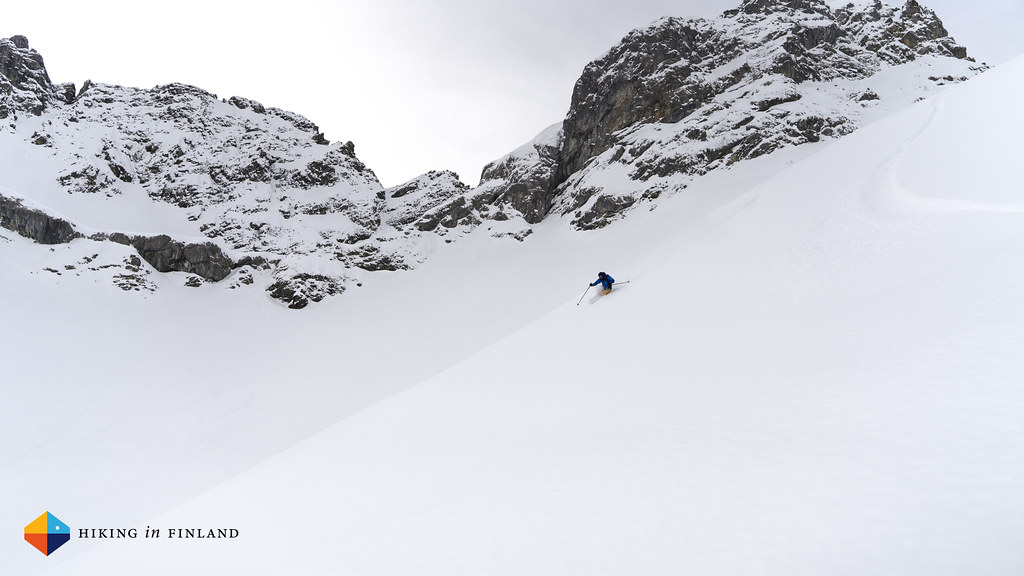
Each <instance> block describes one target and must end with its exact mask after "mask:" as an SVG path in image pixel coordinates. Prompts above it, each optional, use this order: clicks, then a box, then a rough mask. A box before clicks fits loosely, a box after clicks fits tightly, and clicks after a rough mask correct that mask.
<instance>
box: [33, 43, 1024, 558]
mask: <svg viewBox="0 0 1024 576" xmlns="http://www.w3.org/2000/svg"><path fill="white" fill-rule="evenodd" d="M1022 90H1024V59H1017V60H1015V61H1013V62H1011V63H1008V64H1006V65H1004V66H1002V67H1000V68H998V69H995V70H993V71H991V72H990V73H988V74H985V75H984V76H982V77H979V78H977V79H974V80H972V81H970V82H968V83H966V84H964V85H963V86H960V87H956V88H952V89H950V90H949V91H948V92H946V93H945V94H943V95H941V96H938V97H936V98H933V99H931V100H928V101H924V102H922V103H919V104H918V105H915V106H913V107H912V108H910V109H908V110H906V111H904V112H902V113H900V114H898V115H896V116H894V117H891V118H889V119H886V120H883V121H880V122H878V123H875V124H872V125H870V126H868V127H865V128H864V129H862V130H859V131H858V132H856V133H854V134H852V135H851V136H849V137H848V138H845V139H843V140H840V141H837V142H833V143H829V144H819V145H816V146H815V148H814V150H816V153H815V154H814V155H813V156H810V157H809V158H806V159H803V160H801V161H798V162H794V164H793V165H792V166H791V167H790V168H789V169H788V170H786V171H784V172H782V173H781V174H778V175H776V176H774V177H771V178H768V179H766V180H764V181H761V182H757V181H756V179H757V176H758V171H759V170H764V169H765V167H766V166H768V165H769V162H768V160H769V159H767V158H761V159H757V160H754V161H751V162H749V163H744V164H743V165H738V166H736V167H734V168H733V169H732V170H729V171H725V172H722V173H721V174H716V175H709V176H708V177H706V178H705V179H702V180H700V181H699V182H700V184H698V185H694V186H692V187H691V188H690V194H689V195H687V196H685V197H684V196H682V195H681V196H679V197H676V198H673V199H670V200H671V201H670V202H665V203H664V204H663V205H662V206H661V207H660V208H659V209H658V210H655V211H653V212H649V213H637V214H635V215H633V216H631V217H630V218H629V219H627V220H624V221H623V222H620V223H618V224H617V225H615V226H612V227H609V228H607V229H604V230H600V231H597V232H592V233H589V234H587V235H584V236H565V237H563V238H561V242H562V243H563V244H562V247H566V248H567V249H572V247H571V246H569V243H570V242H585V243H587V244H588V245H589V247H590V248H592V249H593V250H594V251H597V250H598V248H601V249H602V252H603V254H602V255H604V256H606V257H607V258H608V260H607V261H608V262H613V263H614V264H617V266H616V267H612V266H608V271H609V272H611V273H613V275H615V276H616V277H617V278H619V279H620V280H631V282H630V284H628V285H625V286H622V287H620V288H619V289H617V290H616V291H615V292H614V293H613V294H612V295H610V296H608V297H606V298H602V299H600V300H597V301H596V302H594V303H593V304H587V303H584V304H583V305H581V306H579V307H577V306H575V298H576V296H577V295H578V292H577V294H571V292H573V291H575V288H577V287H582V286H581V285H578V284H575V283H568V284H566V285H565V286H564V287H563V289H564V291H565V292H570V294H566V295H565V299H564V303H563V305H562V306H560V307H558V308H557V309H555V310H554V311H553V312H551V313H550V314H548V315H546V316H545V317H543V318H541V319H540V320H538V321H536V322H533V323H532V324H530V325H529V326H527V327H525V328H524V329H522V330H520V331H518V332H516V333H514V334H512V335H511V336H509V337H507V338H505V339H503V340H501V341H500V342H498V343H496V344H495V345H493V346H490V347H488V348H486V349H484V350H482V351H480V352H479V353H477V354H475V355H474V356H472V357H470V358H469V359H467V360H466V361H464V362H462V363H460V364H458V365H456V366H454V367H453V368H451V369H448V370H446V371H445V372H443V373H441V374H439V375H437V376H435V377H434V378H431V379H429V380H427V381H425V382H423V383H422V384H420V385H418V386H415V387H413V388H411V389H408V390H406V391H404V392H402V393H401V394H399V395H397V396H394V397H392V398H389V399H388V400H386V401H383V402H380V403H378V404H376V405H374V406H371V407H369V408H367V409H365V410H363V411H361V412H359V413H358V414H355V415H353V416H351V417H349V418H347V419H345V420H344V421H342V422H340V423H338V424H337V425H335V426H333V427H332V428H330V429H328V430H326V431H324V432H323V433H321V434H319V435H317V436H315V437H313V438H311V439H309V440H307V441H305V442H303V443H301V444H298V445H296V446H294V447H293V448H291V449H289V450H288V451H286V452H284V453H282V454H280V455H279V456H277V457H274V458H272V459H270V460H268V461H266V462H265V463H263V464H261V465H259V466H257V467H255V468H253V469H251V470H249V471H248V472H246V473H244V474H242V475H240V476H238V477H237V478H234V479H233V480H231V481H229V482H226V483H225V484H223V485H221V486H219V487H218V488H216V489H214V490H211V491H210V492H208V493H206V494H204V495H203V496H201V497H198V498H196V499H194V500H192V501H190V502H188V503H186V504H184V505H182V506H180V507H178V508H176V509H175V510H173V511H170V512H168V513H167V514H165V515H163V516H160V517H158V518H155V519H153V520H152V521H151V522H149V524H150V525H152V526H163V527H227V526H230V527H232V528H237V529H238V530H239V531H240V535H239V537H238V538H236V539H231V540H206V541H187V540H169V539H166V538H162V539H150V540H145V539H142V540H116V541H109V542H103V543H102V544H100V545H98V546H97V547H96V548H95V549H94V550H92V551H90V553H88V554H84V555H82V556H79V557H76V558H73V559H72V560H71V561H69V562H67V563H66V564H64V565H61V566H59V567H57V568H56V569H54V570H53V571H52V573H53V574H75V575H78V576H80V575H83V574H121V573H123V574H128V573H138V572H145V573H147V574H168V575H170V574H182V573H190V572H194V571H196V570H201V571H202V572H203V573H218V572H220V573H240V572H244V573H247V574H268V575H269V574H292V573H298V574H337V573H349V574H447V575H451V574H561V575H564V574H587V575H592V574H716V575H749V574H765V575H779V576H782V575H785V576H800V575H807V576H812V575H821V574H850V575H855V574H857V575H860V574H876V575H896V574H929V575H931V576H946V575H949V576H953V575H958V576H959V575H962V574H969V573H972V574H986V575H987V576H1003V575H1005V576H1010V575H1016V574H1020V573H1021V571H1022V570H1024V557H1022V556H1021V554H1020V550H1022V549H1024V537H1022V534H1024V492H1022V491H1021V490H1020V487H1021V486H1020V478H1022V477H1024V423H1022V421H1021V418H1020V415H1021V414H1022V413H1024V389H1022V388H1021V386H1020V382H1021V381H1022V379H1024V363H1022V362H1021V359H1020V350H1021V349H1022V347H1024V328H1022V327H1024V300H1022V299H1021V298H1020V293H1021V289H1022V287H1024V268H1022V267H1021V266H1020V262H1021V261H1024V243H1022V242H1021V240H1022V235H1024V233H1022V230H1024V196H1022V195H1021V193H1020V187H1019V182H1020V181H1021V176H1022V174H1021V168H1020V164H1019V162H1018V159H1017V158H1016V155H1017V154H1016V150H1018V147H1017V146H1016V144H1015V141H1014V135H1015V134H1019V133H1020V132H1021V131H1024V118H1022V117H1021V116H1020V114H1018V113H1017V107H1018V102H1017V95H1019V94H1020V93H1021V92H1022ZM984 119H998V120H999V122H998V127H999V130H998V131H996V130H994V129H993V126H992V125H991V124H989V123H988V122H982V121H980V120H984ZM805 148H806V147H805ZM782 154H783V156H782V158H786V157H789V158H791V159H793V160H796V159H797V158H798V156H797V154H798V153H797V151H783V152H782ZM779 159H780V157H779V156H774V157H773V158H772V159H771V162H778V161H779ZM978 170H984V174H977V175H976V176H977V177H978V178H979V179H980V180H979V182H980V183H981V184H982V185H981V186H978V185H966V183H969V182H970V181H971V178H973V177H974V175H973V174H972V173H973V172H975V171H978ZM745 179H749V180H745ZM750 180H754V182H753V183H752V184H751V185H749V186H748V185H747V182H749V181H750ZM736 191H740V192H741V193H740V194H733V193H732V192H736ZM652 230H659V231H661V232H662V233H666V232H665V231H667V230H673V231H674V232H673V233H671V234H670V236H669V237H667V238H664V239H662V241H660V244H659V246H658V247H657V248H656V249H655V250H653V251H649V252H647V253H645V254H643V255H642V256H640V255H637V257H635V258H634V261H633V262H632V263H631V264H628V265H627V260H624V259H622V258H623V256H624V255H626V252H627V250H628V249H635V248H636V247H637V245H636V244H633V240H632V238H634V237H637V236H640V237H646V239H648V240H650V239H651V238H650V237H649V236H648V235H649V234H651V231H652ZM579 238H583V240H579ZM547 240H548V241H549V242H550V243H549V244H547V245H545V249H546V250H558V249H560V248H561V247H559V246H558V245H557V242H558V241H559V239H558V238H555V237H554V236H553V237H551V238H547ZM436 265H437V266H450V268H446V270H447V271H450V272H451V273H452V274H457V273H458V272H457V270H458V267H457V265H456V263H455V262H448V263H438V264H436ZM533 290H536V288H534V287H532V286H530V284H529V283H528V282H524V283H523V284H522V285H521V286H520V287H519V292H520V293H521V294H522V297H523V298H533V297H535V296H534V295H533V294H532V291H533ZM495 305H502V303H500V302H496V304H495ZM76 544H77V543H76Z"/></svg>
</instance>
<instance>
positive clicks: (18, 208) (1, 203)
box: [0, 196, 83, 244]
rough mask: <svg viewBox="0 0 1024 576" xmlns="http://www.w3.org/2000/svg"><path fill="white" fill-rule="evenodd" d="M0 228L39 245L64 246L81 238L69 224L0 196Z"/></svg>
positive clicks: (18, 201)
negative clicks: (11, 231)
mask: <svg viewBox="0 0 1024 576" xmlns="http://www.w3.org/2000/svg"><path fill="white" fill-rule="evenodd" d="M0 226H2V227H4V228H7V229H8V230H13V231H15V232H17V233H18V234H21V235H22V236H24V237H26V238H31V239H32V240H35V241H36V242H38V243H40V244H64V243H66V242H70V241H72V240H74V239H75V238H82V237H83V236H82V235H81V234H79V233H78V232H77V231H75V228H74V226H72V225H71V223H70V222H68V221H67V220H64V219H62V218H55V217H53V216H50V215H49V214H46V213H45V212H42V211H40V210H34V209H31V208H28V207H26V206H24V205H22V203H21V201H20V200H16V199H12V198H7V197H4V196H0Z"/></svg>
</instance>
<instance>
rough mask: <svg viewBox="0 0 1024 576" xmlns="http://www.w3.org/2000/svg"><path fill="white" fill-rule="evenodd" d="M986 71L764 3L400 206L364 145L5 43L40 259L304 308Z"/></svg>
mask: <svg viewBox="0 0 1024 576" xmlns="http://www.w3.org/2000/svg"><path fill="white" fill-rule="evenodd" d="M983 68H984V67H983V66H979V65H977V64H975V63H974V62H973V61H971V60H969V59H967V51H966V49H965V48H963V47H961V46H958V45H957V44H956V43H955V42H954V40H953V39H952V38H951V37H950V36H949V35H948V33H947V31H946V29H945V28H944V27H943V25H942V23H941V21H940V20H939V19H938V17H937V16H936V15H935V14H934V13H933V12H932V11H930V10H928V9H926V8H924V7H922V6H920V5H919V4H918V3H917V2H916V1H914V0H910V1H908V2H907V3H906V4H905V5H904V6H903V7H900V8H895V7H891V6H886V5H883V4H881V3H880V2H875V3H873V4H867V5H863V6H859V7H855V6H853V5H850V6H848V7H845V8H841V9H836V10H832V9H831V8H829V6H828V5H827V4H826V3H825V2H824V1H823V0H806V1H799V2H793V1H785V2H784V1H778V0H772V1H767V0H760V1H754V0H748V1H746V2H744V3H743V4H742V6H741V7H740V8H738V9H736V10H730V11H728V12H726V13H725V14H723V15H722V16H720V17H718V18H715V19H712V20H686V19H680V18H666V19H663V20H661V21H659V22H656V23H654V24H652V25H651V26H650V27H648V28H646V29H643V30H637V31H634V32H632V33H630V34H629V35H628V36H626V38H624V39H623V40H622V42H621V43H620V44H619V45H617V46H616V47H614V48H613V49H612V50H610V51H609V52H608V53H607V54H606V55H604V56H603V57H601V58H599V59H598V60H596V61H594V62H593V63H591V64H590V65H589V66H587V68H586V69H585V70H584V72H583V75H582V76H581V78H580V80H579V81H578V83H577V85H576V88H575V91H574V94H573V98H572V102H571V106H570V108H569V112H568V114H567V116H566V119H565V121H564V122H563V123H562V124H561V125H559V126H555V127H551V128H549V129H547V130H545V131H544V132H542V133H541V134H540V135H539V136H538V137H537V138H536V139H535V140H534V141H533V142H531V143H528V144H526V145H524V146H523V147H521V148H519V149H518V150H515V151H513V152H511V153H510V154H508V155H507V156H505V157H503V158H501V159H498V160H496V161H494V162H492V163H491V164H490V165H488V166H487V167H486V168H485V169H484V171H483V174H482V177H481V182H480V184H479V185H478V186H477V187H475V188H469V187H468V186H466V185H464V184H462V183H461V182H460V180H459V178H458V177H457V176H456V175H454V174H452V173H449V172H432V173H430V174H426V175H424V176H421V177H420V178H417V179H415V180H413V181H411V182H408V183H405V184H403V185H400V186H396V187H394V188H391V189H387V190H386V189H384V188H383V187H382V186H381V184H380V183H379V182H378V181H377V179H376V177H375V176H374V174H373V172H372V171H371V170H370V169H369V168H368V167H367V166H365V165H364V164H363V163H362V162H360V161H359V159H358V158H357V157H356V155H355V147H354V145H353V144H352V143H350V142H349V143H344V144H342V143H334V144H331V143H329V142H327V141H326V140H325V139H324V137H323V135H322V134H321V133H320V132H319V129H318V128H317V126H316V125H315V124H313V123H312V122H311V121H309V120H308V119H306V118H304V117H302V116H300V115H298V114H294V113H290V112H285V111H283V110H279V109H276V108H272V107H266V106H264V105H262V104H260V103H258V102H254V101H251V100H248V99H246V98H241V97H232V98H228V99H225V100H219V99H218V98H217V97H216V96H214V95H213V94H210V93H208V92H206V91H204V90H202V89H199V88H195V87H191V86H186V85H181V84H169V85H164V86H157V87H155V88H152V89H149V90H143V89H136V88H127V87H121V86H111V85H104V84H93V83H91V82H87V83H86V85H84V86H83V87H82V88H81V89H80V90H78V91H77V93H76V92H75V90H74V87H73V86H69V85H66V84H63V85H54V84H52V83H51V81H50V79H49V77H48V75H47V73H46V70H45V67H44V65H43V59H42V57H41V56H40V55H39V54H38V53H36V52H35V51H34V50H32V49H31V48H30V47H29V45H28V41H27V40H26V39H25V38H23V37H15V38H11V39H6V40H3V41H2V44H0V72H2V73H3V76H2V77H0V82H2V86H3V100H2V102H0V111H2V116H3V125H2V126H3V131H2V143H0V146H2V147H3V152H4V157H5V159H6V161H7V162H8V167H9V168H8V169H7V170H6V171H5V172H6V173H7V174H6V177H5V179H4V181H3V182H0V186H2V187H3V191H0V194H2V198H3V199H2V201H3V203H4V204H3V206H5V208H3V210H4V214H6V216H4V217H3V220H0V221H2V222H9V224H8V225H7V226H8V228H11V229H15V230H18V231H19V232H22V233H23V234H27V235H28V236H29V237H30V238H34V239H36V240H37V241H41V242H51V241H55V240H56V239H57V238H55V237H51V236H42V237H40V236H33V234H32V233H31V232H30V230H32V229H49V227H52V226H58V227H61V226H63V227H70V228H69V230H73V232H68V233H67V234H65V235H64V236H62V237H61V238H63V239H64V240H68V239H70V238H80V237H85V238H87V239H88V240H90V241H94V242H106V241H113V242H117V243H120V244H122V245H126V246H130V247H132V248H134V249H135V251H137V253H138V256H141V258H142V260H144V261H145V262H146V264H141V265H139V266H135V265H134V264H132V260H131V257H130V256H129V257H128V259H127V260H126V259H125V257H123V256H121V255H119V256H117V257H116V258H115V259H114V260H111V261H101V262H94V261H90V262H88V266H83V265H82V264H83V262H82V260H81V258H76V260H74V261H62V260H59V259H58V260H55V261H53V262H51V263H50V264H49V265H47V266H44V267H43V270H55V271H57V272H56V273H62V272H60V271H61V270H63V269H64V268H65V267H66V266H74V267H75V270H76V275H77V276H78V277H81V276H82V275H84V276H86V277H91V278H90V279H95V274H94V273H97V272H99V273H100V275H101V276H103V277H104V278H106V277H107V276H110V273H111V271H116V274H114V275H113V276H112V277H111V278H110V281H111V282H113V283H114V284H116V285H118V286H121V287H127V288H129V289H131V290H143V291H151V290H153V289H154V286H155V285H154V284H153V283H152V282H151V281H149V280H147V276H150V275H151V274H152V273H153V272H171V271H177V272H184V273H186V274H187V276H186V277H185V278H183V279H181V281H180V282H181V283H182V284H185V285H186V286H193V287H194V286H198V285H200V284H201V283H202V282H220V283H221V285H223V286H225V287H227V288H229V289H232V290H239V289H241V290H250V289H254V288H255V289H259V290H264V291H265V292H266V293H267V294H269V295H270V296H272V297H274V298H277V299H279V300H280V301H282V302H284V303H286V304H288V305H289V306H290V307H293V308H301V307H304V306H306V305H307V304H308V303H309V302H310V301H320V300H322V299H323V298H324V297H326V296H330V295H334V294H338V293H341V292H343V291H344V290H345V289H346V288H347V287H350V286H353V285H357V284H360V283H361V282H362V280H363V278H364V277H365V275H366V274H367V273H369V272H376V271H381V270H387V271H394V270H407V269H410V268H413V267H416V266H418V265H420V264H421V263H422V262H424V261H425V260H426V258H427V257H428V255H429V254H430V253H431V251H432V250H433V247H434V246H436V245H437V243H438V241H451V240H452V239H453V238H457V237H459V236H461V235H464V234H466V233H468V232H469V231H471V230H473V229H474V228H476V227H477V226H480V225H481V224H484V223H486V227H487V228H488V229H490V230H491V232H492V233H493V235H495V236H496V237H500V238H506V239H515V240H519V241H522V240H524V239H525V238H526V237H527V236H529V235H530V234H531V233H532V228H531V226H533V225H535V224H537V223H538V222H541V221H542V220H543V219H545V218H546V217H548V216H549V215H550V216H553V217H562V216H566V217H569V218H570V219H571V225H572V226H573V227H575V228H577V229H593V228H597V227H601V226H604V225H606V224H607V223H609V222H610V221H612V220H614V219H616V218H618V217H620V216H621V215H622V214H623V213H624V212H626V211H628V210H630V209H634V208H638V207H640V206H642V205H650V206H652V207H653V206H655V205H656V201H657V199H658V198H660V197H662V196H663V195H671V194H673V193H676V192H678V191H680V190H682V189H684V188H686V186H688V184H689V182H690V181H691V180H692V178H693V177H696V176H699V175H701V174H705V173H707V172H709V171H711V170H715V169H721V168H727V167H728V166H731V165H733V164H735V163H736V162H738V161H741V160H743V159H749V158H756V157H758V156H761V155H764V154H768V153H770V152H772V151H774V150H778V149H780V148H784V147H787V146H794V145H799V144H803V143H807V142H815V141H818V140H820V139H822V138H830V137H839V136H842V135H845V134H849V133H850V132H852V131H854V130H855V129H856V128H857V127H859V126H861V125H863V124H864V123H866V122H869V121H871V120H872V119H874V118H878V117H881V116H883V115H885V114H887V113H891V112H893V111H895V110H898V109H900V108H902V107H904V106H906V105H908V104H909V103H911V102H913V101H915V100H917V99H919V98H922V97H925V96H927V95H928V94H930V93H932V92H934V91H935V90H936V89H937V88H939V87H940V86H942V85H945V84H949V83H954V82H959V81H962V80H964V79H966V78H969V77H970V76H973V75H974V74H975V73H976V72H978V71H979V70H982V69H983ZM15 165H18V166H31V167H32V168H31V170H27V171H26V173H31V174H33V177H32V179H31V181H24V180H19V179H18V178H17V177H16V176H15V175H14V174H13V173H12V171H11V170H10V167H13V166H15ZM57 214H59V215H60V216H57ZM18 222H20V224H19V223H18ZM87 251H88V250H87ZM99 252H102V251H99ZM99 252H97V251H95V250H94V253H97V254H98V253H99ZM86 256H90V257H91V254H89V255H86Z"/></svg>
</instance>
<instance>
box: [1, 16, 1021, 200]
mask: <svg viewBox="0 0 1024 576" xmlns="http://www.w3.org/2000/svg"><path fill="white" fill-rule="evenodd" d="M834 3H842V2H834ZM890 3H893V2H892V0H890ZM739 4H740V0H677V1H674V2H672V1H667V0H632V1H614V0H418V1H413V0H372V1H371V0H360V1H358V2H356V1H352V0H343V1H336V2H326V1H317V0H291V1H290V2H272V3H271V2H260V1H251V0H250V1H244V2H243V1H217V0H203V1H199V0H175V2H170V3H151V2H138V1H137V0H133V1H130V2H129V1H120V0H99V1H93V2H87V1H83V0H78V1H76V2H67V1H64V0H55V1H49V2H46V3H44V4H39V3H34V4H33V3H29V2H18V3H11V5H6V6H4V11H3V16H2V19H0V37H9V36H13V35H15V34H22V35H25V36H27V37H28V39H29V42H30V44H31V46H32V47H33V48H35V49H36V50H38V51H39V52H40V53H41V54H42V55H43V57H44V59H45V61H46V66H47V70H48V71H49V73H50V78H51V79H52V80H53V81H54V82H74V83H75V84H76V85H79V86H80V85H81V83H82V82H83V81H85V80H86V79H91V80H93V81H94V82H105V83H111V84H121V85H126V86H137V87H141V88H150V87H152V86H155V85H157V84H166V83H169V82H185V83H188V84H194V85H196V86H199V87H201V88H204V89H206V90H209V91H211V92H214V93H215V94H217V95H218V96H220V97H222V98H227V97H229V96H235V95H237V96H245V97H248V98H252V99H255V100H259V101H260V102H262V103H263V104H265V105H268V106H276V107H278V108H284V109H286V110H291V111H293V112H298V113H300V114H302V115H304V116H306V117H308V118H309V119H310V120H312V121H313V122H315V123H317V124H318V125H319V126H320V129H321V130H322V131H324V133H325V134H326V136H327V138H329V139H331V140H332V141H333V140H341V141H345V140H352V141H353V142H355V145H356V154H357V155H358V156H359V158H360V159H362V160H363V161H364V162H365V163H366V164H367V165H369V167H370V168H372V169H373V170H374V171H375V172H376V173H377V176H378V177H379V178H380V180H381V182H382V183H384V185H386V186H392V185H396V184H400V183H402V182H404V181H406V180H409V179H411V178H413V177H415V176H417V175H419V174H422V173H424V172H427V171H429V170H432V169H438V170H440V169H451V170H455V171H456V172H458V173H459V175H460V176H461V177H462V179H463V181H465V182H467V183H469V184H476V183H477V180H478V178H479V176H480V170H481V169H482V168H483V166H484V164H486V163H487V162H488V161H490V160H493V159H494V158H497V157H499V156H501V155H503V154H505V153H506V152H509V151H511V150H512V149H514V148H516V147H517V146H519V145H520V144H522V143H524V142H526V141H528V140H530V139H532V138H533V136H534V135H536V134H537V133H539V132H540V131H541V130H543V129H544V128H545V127H547V126H548V125H550V124H553V123H555V122H558V121H560V120H561V119H562V118H563V117H564V115H565V112H566V110H567V109H568V105H569V98H570V96H571V94H572V86H573V84H574V83H575V81H576V79H577V77H578V76H579V74H580V72H581V71H582V69H583V67H584V66H585V65H586V64H587V62H589V61H590V60H592V59H594V58H596V57H598V56H600V55H601V54H602V53H604V52H605V51H606V50H608V49H609V48H611V47H612V46H613V45H614V44H615V43H616V42H617V41H618V40H619V39H620V38H621V37H622V36H624V35H625V34H626V33H627V32H629V31H630V30H631V29H633V28H636V27H640V26H644V25H646V24H648V23H650V22H652V21H653V20H655V19H657V18H659V17H661V16H666V15H672V16H686V17H710V16H715V15H717V14H719V13H721V12H722V11H723V10H726V9H728V8H734V7H736V6H738V5H739ZM922 4H924V5H926V6H929V7H932V8H934V9H935V10H936V11H937V12H938V13H939V16H940V17H942V18H943V21H944V22H945V24H946V27H947V28H948V29H949V30H950V32H951V33H952V35H953V36H954V37H955V38H956V39H957V40H959V41H960V42H961V43H962V44H964V45H966V46H967V47H968V50H969V52H970V53H971V54H972V55H973V56H975V57H977V58H978V59H979V60H983V61H987V62H989V63H993V64H995V63H999V62H1002V61H1005V60H1008V59H1010V58H1011V57H1014V56H1016V55H1018V54H1021V53H1024V0H972V1H971V2H965V1H964V0H922Z"/></svg>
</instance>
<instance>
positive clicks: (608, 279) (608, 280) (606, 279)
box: [590, 274, 615, 290]
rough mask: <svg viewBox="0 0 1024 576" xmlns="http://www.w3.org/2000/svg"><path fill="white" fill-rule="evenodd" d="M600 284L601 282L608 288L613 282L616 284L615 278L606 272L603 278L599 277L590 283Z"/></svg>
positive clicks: (593, 284)
mask: <svg viewBox="0 0 1024 576" xmlns="http://www.w3.org/2000/svg"><path fill="white" fill-rule="evenodd" d="M598 284H600V285H601V286H602V287H603V288H604V289H605V290H608V289H609V288H611V287H612V284H615V278H612V277H611V276H609V275H608V274H605V275H604V277H603V278H600V277H599V278H598V279H597V280H594V281H593V282H591V283H590V285H591V286H597V285H598Z"/></svg>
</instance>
